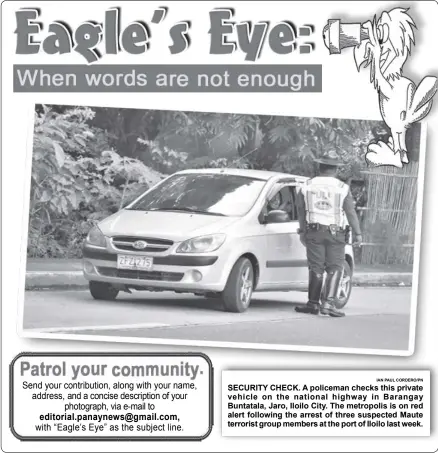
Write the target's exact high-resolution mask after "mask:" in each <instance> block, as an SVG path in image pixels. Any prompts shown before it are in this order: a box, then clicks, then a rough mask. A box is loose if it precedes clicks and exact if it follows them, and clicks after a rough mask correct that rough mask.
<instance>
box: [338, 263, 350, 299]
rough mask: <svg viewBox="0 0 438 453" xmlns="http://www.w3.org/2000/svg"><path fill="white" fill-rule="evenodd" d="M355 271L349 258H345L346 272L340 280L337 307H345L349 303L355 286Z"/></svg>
mask: <svg viewBox="0 0 438 453" xmlns="http://www.w3.org/2000/svg"><path fill="white" fill-rule="evenodd" d="M352 280H353V271H352V270H351V267H350V265H349V264H348V261H347V260H344V273H343V275H342V278H341V281H340V282H339V290H338V297H337V300H336V302H335V306H336V308H343V307H345V305H347V302H348V300H349V299H350V295H351V288H352V286H353V281H352Z"/></svg>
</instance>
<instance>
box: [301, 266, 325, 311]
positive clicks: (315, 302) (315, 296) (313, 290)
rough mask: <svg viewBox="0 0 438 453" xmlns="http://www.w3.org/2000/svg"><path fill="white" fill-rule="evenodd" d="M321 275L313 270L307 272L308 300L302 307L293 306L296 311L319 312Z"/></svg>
mask: <svg viewBox="0 0 438 453" xmlns="http://www.w3.org/2000/svg"><path fill="white" fill-rule="evenodd" d="M322 282H323V276H322V274H316V273H315V272H312V271H310V272H309V291H308V296H309V300H308V302H307V304H306V305H304V306H302V307H295V311H297V312H298V313H310V314H312V315H317V314H319V308H320V305H319V298H320V297H321V289H322Z"/></svg>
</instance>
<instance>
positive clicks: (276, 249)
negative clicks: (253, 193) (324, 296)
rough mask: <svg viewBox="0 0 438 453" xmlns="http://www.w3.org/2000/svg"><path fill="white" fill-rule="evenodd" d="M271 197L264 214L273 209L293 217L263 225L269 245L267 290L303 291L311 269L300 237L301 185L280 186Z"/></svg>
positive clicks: (267, 244)
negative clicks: (281, 221)
mask: <svg viewBox="0 0 438 453" xmlns="http://www.w3.org/2000/svg"><path fill="white" fill-rule="evenodd" d="M271 194H272V196H269V197H268V201H267V203H266V206H265V207H264V213H263V214H265V213H267V212H268V211H269V210H270V209H282V210H284V211H286V212H287V213H288V214H289V218H290V221H288V222H284V223H271V224H265V225H263V226H264V234H265V237H264V241H265V245H266V253H265V257H266V262H265V263H264V264H265V266H266V269H265V272H266V273H265V282H264V283H265V285H264V286H266V288H267V289H268V288H269V289H303V288H305V287H307V280H308V267H307V257H306V249H305V247H304V246H303V245H302V244H301V241H300V236H299V234H298V228H299V223H298V213H297V203H296V200H297V183H293V184H291V183H289V184H277V185H276V186H275V188H274V189H273V191H272V192H271ZM279 195H280V196H279ZM273 200H275V203H272V201H273Z"/></svg>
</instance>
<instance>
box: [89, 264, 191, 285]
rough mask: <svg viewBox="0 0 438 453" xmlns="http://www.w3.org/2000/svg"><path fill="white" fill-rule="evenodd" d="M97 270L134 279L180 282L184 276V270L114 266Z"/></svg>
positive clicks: (109, 275) (111, 275) (107, 274)
mask: <svg viewBox="0 0 438 453" xmlns="http://www.w3.org/2000/svg"><path fill="white" fill-rule="evenodd" d="M97 272H99V274H100V275H104V276H105V277H118V278H132V279H133V280H155V281H163V282H179V281H181V280H182V278H183V277H184V273H183V272H160V271H138V270H131V269H115V268H113V267H98V268H97Z"/></svg>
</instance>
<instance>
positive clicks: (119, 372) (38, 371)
mask: <svg viewBox="0 0 438 453" xmlns="http://www.w3.org/2000/svg"><path fill="white" fill-rule="evenodd" d="M107 373H110V374H111V375H112V376H115V377H164V376H174V377H188V378H190V380H194V379H196V378H197V377H198V374H203V372H202V371H200V370H199V365H191V364H190V363H188V362H180V363H179V364H174V365H157V364H149V365H123V366H120V365H113V366H110V367H108V365H106V364H95V365H80V364H79V365H71V366H69V367H68V366H67V364H66V362H64V361H63V362H61V363H60V364H56V365H53V364H46V363H44V362H40V363H39V364H33V365H32V364H30V363H29V362H26V361H23V362H21V364H20V374H21V376H51V377H53V376H55V377H57V376H71V378H72V380H73V381H75V380H76V379H78V378H79V377H88V376H105V375H106V374H107Z"/></svg>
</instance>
